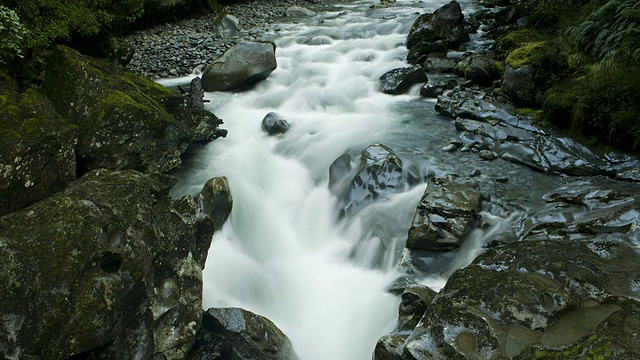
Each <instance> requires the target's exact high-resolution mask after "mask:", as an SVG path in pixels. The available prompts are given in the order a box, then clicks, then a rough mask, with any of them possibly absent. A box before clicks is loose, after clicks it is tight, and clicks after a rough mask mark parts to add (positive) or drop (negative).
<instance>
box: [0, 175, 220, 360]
mask: <svg viewBox="0 0 640 360" xmlns="http://www.w3.org/2000/svg"><path fill="white" fill-rule="evenodd" d="M173 184H174V180H173V178H171V177H169V176H167V175H161V174H154V175H146V174H142V173H139V172H136V171H133V170H126V171H109V170H98V171H92V172H89V173H87V174H86V175H85V176H83V177H82V178H81V179H79V180H76V181H74V182H73V183H71V184H70V185H69V186H68V187H67V189H66V190H65V191H64V192H59V193H56V194H55V195H54V196H52V197H50V198H47V199H45V200H42V201H40V202H38V203H36V204H34V205H32V206H30V207H28V208H26V209H24V210H20V211H18V212H14V213H12V214H9V215H6V216H4V217H2V218H0V234H2V235H1V237H0V252H1V253H2V254H4V255H3V256H4V260H3V261H2V262H1V263H0V302H1V303H2V307H0V318H2V319H3V321H2V322H0V354H4V355H5V356H9V357H12V356H15V357H20V358H22V359H66V358H69V357H72V356H77V357H79V358H88V359H100V358H109V359H126V358H139V359H151V358H163V359H184V358H185V356H186V354H187V352H188V351H189V348H190V347H191V344H192V343H193V341H194V340H195V334H196V331H197V329H198V328H199V326H200V323H201V317H202V272H201V270H202V268H203V267H204V261H205V259H206V253H207V250H208V247H209V244H210V242H211V238H212V235H213V232H214V224H213V222H212V220H211V218H210V217H209V216H205V215H203V213H202V211H201V209H200V207H199V206H198V204H197V202H196V201H195V200H194V199H193V198H183V199H182V200H179V201H174V200H172V199H171V198H170V196H169V193H168V191H169V189H170V188H171V187H172V186H173Z"/></svg>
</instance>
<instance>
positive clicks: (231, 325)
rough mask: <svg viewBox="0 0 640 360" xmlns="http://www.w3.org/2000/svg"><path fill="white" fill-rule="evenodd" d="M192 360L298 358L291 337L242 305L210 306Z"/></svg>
mask: <svg viewBox="0 0 640 360" xmlns="http://www.w3.org/2000/svg"><path fill="white" fill-rule="evenodd" d="M187 359H188V360H212V359H238V360H239V359H255V360H296V359H298V357H297V355H296V354H295V352H294V350H293V346H292V345H291V341H290V340H289V338H288V337H287V336H286V335H285V334H284V333H283V332H282V331H281V330H280V329H279V328H278V327H277V326H276V325H275V324H274V323H273V322H272V321H271V320H269V319H267V318H265V317H262V316H260V315H256V314H254V313H252V312H250V311H246V310H243V309H239V308H210V309H209V310H207V311H205V312H204V315H203V317H202V328H201V329H200V330H199V331H198V335H197V340H196V342H195V344H194V346H193V349H192V350H191V352H190V353H189V356H188V357H187Z"/></svg>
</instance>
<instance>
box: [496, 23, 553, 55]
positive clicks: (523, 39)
mask: <svg viewBox="0 0 640 360" xmlns="http://www.w3.org/2000/svg"><path fill="white" fill-rule="evenodd" d="M544 38H545V37H544V35H543V34H541V33H539V32H537V31H535V30H533V29H520V30H515V31H511V32H509V33H507V34H505V35H504V36H502V37H501V38H500V39H498V41H497V43H496V52H498V53H502V54H504V53H509V52H511V51H513V50H515V49H517V48H518V47H520V46H521V45H523V44H526V43H536V42H540V41H543V40H544Z"/></svg>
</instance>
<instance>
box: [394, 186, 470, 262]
mask: <svg viewBox="0 0 640 360" xmlns="http://www.w3.org/2000/svg"><path fill="white" fill-rule="evenodd" d="M480 204H481V196H480V193H479V192H478V191H477V190H476V189H474V188H472V187H469V186H467V185H464V184H460V183H456V182H453V181H451V180H448V179H443V178H434V179H431V181H430V182H429V184H428V185H427V189H426V190H425V192H424V194H423V195H422V199H421V200H420V203H419V204H418V207H417V209H416V212H415V214H414V216H413V221H412V223H411V227H410V228H409V233H408V236H407V245H406V246H407V248H409V249H417V250H428V251H449V250H454V249H456V248H458V247H459V246H460V245H461V244H462V242H463V240H464V237H465V235H466V234H467V232H468V231H469V230H470V229H471V228H472V227H473V225H474V224H475V219H476V217H477V213H478V211H480Z"/></svg>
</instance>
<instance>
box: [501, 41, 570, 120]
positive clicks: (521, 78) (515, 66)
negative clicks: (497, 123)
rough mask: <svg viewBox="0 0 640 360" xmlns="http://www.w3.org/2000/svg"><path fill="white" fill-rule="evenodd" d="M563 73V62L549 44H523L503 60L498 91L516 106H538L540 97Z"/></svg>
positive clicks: (559, 54) (557, 49)
mask: <svg viewBox="0 0 640 360" xmlns="http://www.w3.org/2000/svg"><path fill="white" fill-rule="evenodd" d="M566 71H567V61H566V59H565V58H564V57H563V56H562V55H561V52H560V49H559V48H558V46H557V45H555V44H554V43H552V42H550V41H537V42H527V43H524V44H521V45H520V46H519V47H518V48H516V49H515V50H513V51H511V52H510V53H509V56H507V58H506V60H505V71H504V75H503V76H502V91H503V92H504V94H505V95H507V96H508V97H509V98H511V100H513V101H514V102H515V103H516V104H518V105H520V106H525V107H526V106H539V105H540V103H541V96H542V94H543V93H544V92H545V91H546V90H547V89H549V87H551V85H552V83H553V81H554V80H557V79H559V78H561V77H562V76H563V74H564V73H565V72H566Z"/></svg>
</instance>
